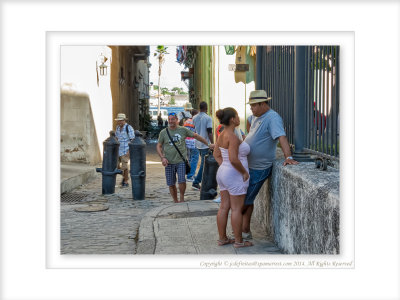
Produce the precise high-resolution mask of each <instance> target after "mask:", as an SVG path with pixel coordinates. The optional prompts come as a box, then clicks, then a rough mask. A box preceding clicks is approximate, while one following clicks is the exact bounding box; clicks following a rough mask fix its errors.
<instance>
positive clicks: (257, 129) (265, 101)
mask: <svg viewBox="0 0 400 300" xmlns="http://www.w3.org/2000/svg"><path fill="white" fill-rule="evenodd" d="M270 101H271V97H267V93H266V92H265V91H264V90H255V91H252V92H251V93H250V98H249V102H248V104H250V109H251V111H252V112H253V115H254V117H253V118H252V120H251V126H250V131H249V134H248V135H247V137H246V139H245V142H246V143H247V144H249V146H250V154H249V155H248V157H247V159H248V162H249V175H250V183H249V188H248V189H247V195H246V199H245V202H244V208H243V225H242V236H243V238H245V239H251V238H252V236H251V231H250V220H251V215H252V213H253V209H254V200H255V198H256V196H257V194H258V192H259V191H260V189H261V187H262V185H263V184H264V182H265V180H267V178H268V177H269V176H270V174H271V170H272V163H273V161H274V160H275V154H276V145H277V143H278V141H279V143H280V145H281V147H282V151H283V154H284V155H285V161H284V162H283V165H284V166H286V165H296V164H298V162H297V161H295V160H293V157H292V154H291V151H290V146H289V142H288V140H287V138H286V133H285V130H284V128H283V121H282V118H281V116H280V115H279V114H278V113H277V112H276V111H274V110H273V109H271V108H270V106H269V104H270Z"/></svg>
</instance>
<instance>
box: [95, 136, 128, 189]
mask: <svg viewBox="0 0 400 300" xmlns="http://www.w3.org/2000/svg"><path fill="white" fill-rule="evenodd" d="M118 150H119V142H118V140H117V138H116V137H115V131H113V130H112V131H110V137H109V138H107V139H106V140H105V141H104V142H103V167H102V168H96V171H97V172H101V173H102V174H103V177H102V194H104V195H105V194H114V193H115V182H116V177H117V174H122V171H121V170H119V169H117V166H118Z"/></svg>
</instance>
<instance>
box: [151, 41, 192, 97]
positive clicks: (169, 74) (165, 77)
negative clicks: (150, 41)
mask: <svg viewBox="0 0 400 300" xmlns="http://www.w3.org/2000/svg"><path fill="white" fill-rule="evenodd" d="M166 47H168V49H167V52H168V53H169V54H166V55H165V56H164V57H165V62H164V64H163V65H162V70H161V81H160V86H161V87H167V88H169V89H171V88H173V87H180V88H183V89H184V91H186V92H187V91H188V88H187V86H186V85H185V83H184V82H183V81H181V71H183V70H184V66H183V65H180V64H179V63H177V62H176V46H166ZM156 49H157V46H150V56H149V59H150V63H151V67H150V82H153V84H155V85H158V60H157V56H154V53H155V50H156ZM186 82H187V81H186Z"/></svg>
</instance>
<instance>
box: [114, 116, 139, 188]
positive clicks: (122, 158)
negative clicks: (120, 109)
mask: <svg viewBox="0 0 400 300" xmlns="http://www.w3.org/2000/svg"><path fill="white" fill-rule="evenodd" d="M126 120H128V119H127V118H126V116H125V114H123V113H119V114H118V115H117V118H116V119H115V121H117V128H116V129H115V136H116V137H117V138H118V141H119V153H118V156H119V157H118V169H120V170H122V172H123V173H122V176H123V178H122V182H121V186H122V187H128V186H129V183H128V182H129V171H128V162H129V145H128V143H129V142H130V141H131V140H133V139H134V138H135V132H134V131H133V128H132V126H131V125H129V124H128V123H126Z"/></svg>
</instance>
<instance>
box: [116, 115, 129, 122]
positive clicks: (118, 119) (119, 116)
mask: <svg viewBox="0 0 400 300" xmlns="http://www.w3.org/2000/svg"><path fill="white" fill-rule="evenodd" d="M122 120H128V119H127V118H126V116H125V114H118V115H117V118H116V119H115V121H122Z"/></svg>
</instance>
